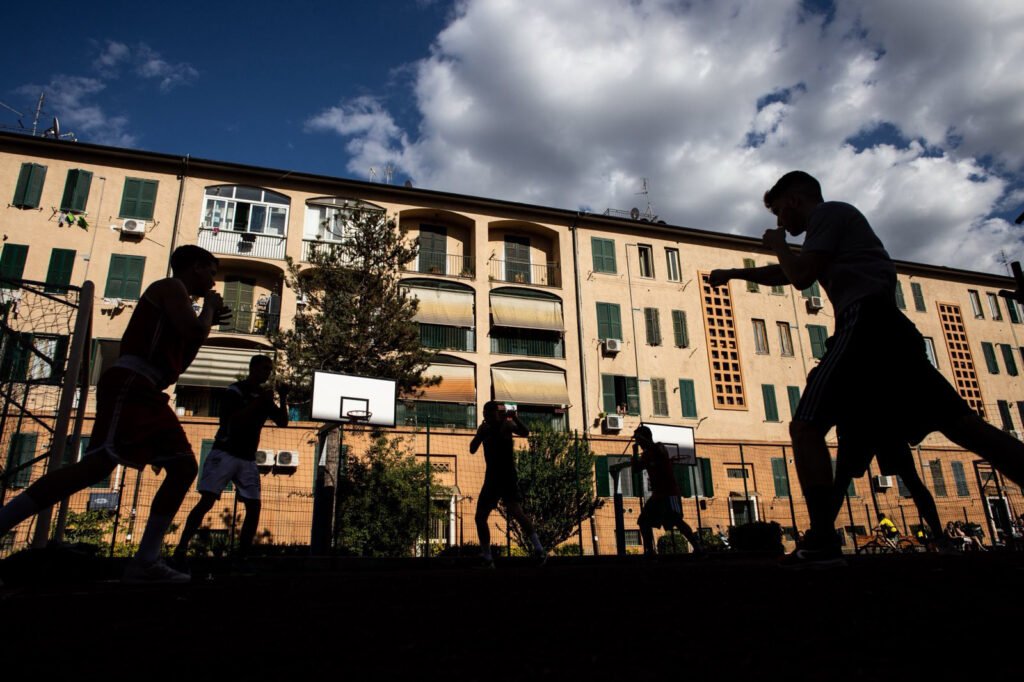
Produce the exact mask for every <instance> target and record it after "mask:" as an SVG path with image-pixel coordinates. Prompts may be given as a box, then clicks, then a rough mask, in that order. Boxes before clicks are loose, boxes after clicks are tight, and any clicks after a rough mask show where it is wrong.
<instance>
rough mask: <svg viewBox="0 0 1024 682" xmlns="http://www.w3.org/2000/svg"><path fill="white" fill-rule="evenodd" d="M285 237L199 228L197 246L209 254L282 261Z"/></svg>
mask: <svg viewBox="0 0 1024 682" xmlns="http://www.w3.org/2000/svg"><path fill="white" fill-rule="evenodd" d="M287 241H288V240H287V239H286V237H285V235H276V234H275V235H267V234H255V233H252V232H236V231H235V230H218V229H215V228H207V227H201V228H199V246H201V247H203V248H204V249H206V250H207V251H210V252H211V253H220V254H225V255H229V256H251V257H254V258H273V259H275V260H284V256H285V245H286V242H287Z"/></svg>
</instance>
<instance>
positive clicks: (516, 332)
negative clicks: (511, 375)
mask: <svg viewBox="0 0 1024 682" xmlns="http://www.w3.org/2000/svg"><path fill="white" fill-rule="evenodd" d="M491 352H492V353H494V354H497V355H526V356H529V357H535V358H564V357H565V348H564V346H563V344H562V337H561V334H558V333H547V332H538V331H534V330H531V329H509V330H501V331H498V330H492V331H491Z"/></svg>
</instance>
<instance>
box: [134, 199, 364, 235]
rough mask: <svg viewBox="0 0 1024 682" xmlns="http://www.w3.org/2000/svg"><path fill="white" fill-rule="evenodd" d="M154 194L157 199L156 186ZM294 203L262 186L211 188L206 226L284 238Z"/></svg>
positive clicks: (205, 212)
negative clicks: (290, 210)
mask: <svg viewBox="0 0 1024 682" xmlns="http://www.w3.org/2000/svg"><path fill="white" fill-rule="evenodd" d="M153 192H154V196H155V193H156V189H155V187H154V189H153ZM290 204H291V200H290V199H289V198H288V197H286V196H285V195H283V194H278V193H277V192H271V191H270V190H265V189H260V188H259V187H246V186H243V185H238V186H235V185H219V186H216V187H207V188H206V206H205V207H204V209H203V227H204V228H208V229H214V230H234V231H235V232H247V233H250V234H266V235H270V236H275V237H283V236H284V235H285V232H286V228H287V225H288V207H289V205H290ZM347 217H348V216H347V215H346V216H345V218H346V219H347ZM328 218H330V216H329V215H328V214H327V213H326V212H325V219H328ZM332 227H335V228H336V226H329V227H328V228H327V233H329V234H331V235H332V241H337V240H334V239H333V234H334V233H333V230H332V229H331V228H332Z"/></svg>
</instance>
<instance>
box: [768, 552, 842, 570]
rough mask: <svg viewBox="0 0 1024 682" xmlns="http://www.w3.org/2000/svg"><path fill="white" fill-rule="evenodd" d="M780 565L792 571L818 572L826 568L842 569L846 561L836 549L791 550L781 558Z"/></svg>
mask: <svg viewBox="0 0 1024 682" xmlns="http://www.w3.org/2000/svg"><path fill="white" fill-rule="evenodd" d="M780 565H781V566H782V567H783V568H789V569H793V570H820V569H827V568H842V567H844V566H846V565H847V564H846V559H844V558H843V552H842V550H841V549H839V548H838V547H835V548H832V547H827V548H823V549H815V548H809V547H808V548H799V549H796V550H793V552H791V553H790V554H787V555H786V556H784V557H783V558H782V561H781V563H780Z"/></svg>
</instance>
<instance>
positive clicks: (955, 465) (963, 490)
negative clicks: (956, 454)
mask: <svg viewBox="0 0 1024 682" xmlns="http://www.w3.org/2000/svg"><path fill="white" fill-rule="evenodd" d="M949 467H950V468H951V469H952V470H953V486H954V487H955V488H956V496H957V497H967V496H968V495H970V494H971V491H970V489H969V488H968V487H967V474H966V472H965V471H964V464H963V462H950V463H949Z"/></svg>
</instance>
